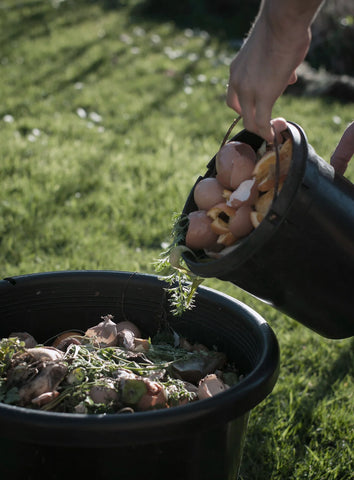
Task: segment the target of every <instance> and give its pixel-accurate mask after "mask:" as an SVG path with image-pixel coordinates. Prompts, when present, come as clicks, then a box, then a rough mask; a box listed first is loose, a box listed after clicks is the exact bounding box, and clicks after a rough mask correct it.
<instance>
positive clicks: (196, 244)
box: [185, 210, 218, 250]
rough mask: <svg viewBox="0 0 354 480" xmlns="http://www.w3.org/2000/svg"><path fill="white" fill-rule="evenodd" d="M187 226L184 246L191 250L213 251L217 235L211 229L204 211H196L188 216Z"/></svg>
mask: <svg viewBox="0 0 354 480" xmlns="http://www.w3.org/2000/svg"><path fill="white" fill-rule="evenodd" d="M188 219H189V225H188V230H187V234H186V240H185V242H186V246H187V247H189V248H191V249H192V250H202V249H204V248H205V249H208V250H215V249H216V248H217V239H218V235H217V234H216V233H215V232H213V230H212V229H211V223H212V219H211V218H210V217H208V215H207V212H206V211H205V210H196V211H194V212H191V213H190V214H189V215H188Z"/></svg>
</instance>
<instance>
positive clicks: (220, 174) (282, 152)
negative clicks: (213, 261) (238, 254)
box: [185, 130, 292, 258]
mask: <svg viewBox="0 0 354 480" xmlns="http://www.w3.org/2000/svg"><path fill="white" fill-rule="evenodd" d="M279 135H280V142H279V144H277V145H276V146H274V145H270V144H267V143H266V142H263V144H262V145H261V147H260V148H259V149H258V151H257V152H255V151H254V150H253V148H252V147H251V146H250V145H248V144H246V143H243V142H238V141H230V142H228V143H225V144H224V145H223V146H222V147H221V148H220V150H219V152H218V153H217V155H216V158H215V167H216V175H215V177H208V178H203V179H202V180H200V181H199V182H198V183H197V185H196V186H195V188H194V201H195V204H196V205H197V207H198V210H195V211H193V212H191V213H189V215H188V228H187V233H186V238H185V245H186V246H187V247H188V248H190V249H191V250H193V251H198V250H203V251H204V253H205V254H206V255H207V256H208V257H211V258H219V257H220V256H223V255H226V254H227V253H229V252H230V247H234V246H235V245H236V243H237V242H238V241H239V240H241V239H243V238H244V237H246V236H247V235H249V234H250V233H251V232H252V231H253V230H254V229H255V228H257V227H258V226H259V224H260V223H261V221H262V220H263V219H264V217H265V216H266V215H267V213H268V211H269V209H270V206H271V204H272V202H273V199H274V194H275V190H276V193H279V192H280V190H281V188H282V186H283V183H284V180H285V178H286V176H287V174H288V171H289V168H290V163H291V158H292V140H291V138H290V136H289V133H288V132H287V131H286V130H284V131H283V132H281V133H280V134H279V132H278V137H279ZM276 149H277V152H276ZM277 157H278V159H279V172H277Z"/></svg>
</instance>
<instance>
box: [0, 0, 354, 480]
mask: <svg viewBox="0 0 354 480" xmlns="http://www.w3.org/2000/svg"><path fill="white" fill-rule="evenodd" d="M108 3H109V2H108ZM113 3H114V2H112V4H113ZM115 3H116V4H117V5H118V7H117V8H111V9H107V8H103V7H104V6H105V2H103V1H102V2H100V1H96V2H83V1H61V2H60V1H54V0H53V1H51V2H50V1H44V0H38V1H29V0H28V1H23V2H21V3H20V2H12V1H10V0H6V1H4V2H2V6H1V13H2V16H1V29H0V32H1V33H0V45H1V47H0V49H1V50H0V66H1V76H0V91H1V98H2V101H1V103H0V126H1V128H0V140H1V192H0V205H1V216H0V236H1V251H0V258H1V263H0V265H1V270H0V274H1V276H2V277H7V276H14V275H20V274H26V273H34V272H41V271H51V270H71V269H108V270H127V271H139V272H149V273H153V271H154V267H153V262H154V261H155V260H156V258H157V257H158V255H159V254H160V252H161V244H162V243H163V242H165V241H167V240H168V239H169V234H170V229H171V226H172V217H173V214H174V213H175V212H180V211H181V209H182V208H183V205H184V203H185V201H186V198H187V195H188V193H189V191H190V189H191V188H192V186H193V184H194V182H195V180H196V178H197V177H198V175H200V174H202V173H204V171H205V166H206V164H207V163H208V161H209V160H210V158H211V157H212V156H213V155H214V154H215V152H216V151H217V149H218V148H219V145H220V142H221V140H222V138H223V136H224V134H225V132H226V130H227V128H228V126H229V124H230V123H231V122H232V120H233V118H234V113H233V112H231V111H230V110H229V109H228V108H227V107H226V106H225V90H226V83H227V80H228V78H227V77H228V64H229V62H230V58H231V57H232V55H233V53H234V50H232V49H231V48H230V46H229V44H228V43H227V42H226V41H224V40H222V41H221V40H220V39H219V38H218V37H216V36H214V35H211V34H209V33H208V32H207V31H205V30H201V29H197V28H196V27H195V26H193V25H191V27H190V28H187V29H186V28H183V29H181V28H179V27H178V26H177V25H176V24H174V23H173V20H172V19H171V20H170V21H159V22H157V21H154V20H153V18H151V17H150V18H147V17H137V16H131V5H132V4H133V2H121V3H120V2H115ZM106 4H107V2H106ZM352 113H353V106H352V104H347V105H346V104H342V103H338V102H335V101H329V99H325V98H295V97H291V96H287V95H286V96H283V97H282V98H281V99H280V100H279V101H278V102H277V104H276V106H275V110H274V115H275V116H278V115H280V116H284V117H285V118H287V119H288V120H291V121H294V122H297V123H299V124H300V125H301V126H302V127H303V129H304V130H305V132H306V134H307V137H308V140H309V142H310V143H311V144H312V145H313V147H314V148H315V150H316V151H317V153H318V154H319V155H321V156H322V157H323V158H324V159H325V160H327V161H328V160H329V158H330V155H331V153H332V151H333V150H334V147H335V145H336V142H337V141H338V140H339V138H340V135H341V133H342V131H343V130H344V128H345V125H346V124H347V123H348V122H349V121H351V120H352ZM237 128H239V127H237ZM240 128H242V127H240ZM236 131H237V129H236ZM236 131H235V133H236ZM353 165H354V164H353V163H352V164H351V166H350V168H349V171H348V176H349V178H351V179H352V180H354V166H353ZM205 283H206V285H208V286H212V287H214V288H217V289H219V290H221V291H223V292H225V293H228V294H230V295H232V296H234V297H236V298H238V299H240V300H242V301H244V302H245V303H247V304H248V305H250V306H251V307H253V308H254V309H255V310H257V311H258V312H259V313H260V314H261V315H263V316H264V317H265V318H266V319H267V320H268V321H269V323H270V324H271V326H272V327H273V329H274V331H275V333H276V334H277V336H278V339H279V343H280V348H281V372H280V378H279V381H278V383H277V385H276V387H275V389H274V392H273V394H272V395H270V396H269V397H268V398H267V399H266V401H265V402H263V403H262V404H261V405H260V406H258V407H257V408H256V409H255V410H254V412H253V414H252V416H251V420H250V425H249V432H248V437H247V443H246V446H245V454H244V461H243V464H242V472H241V473H242V478H243V480H257V479H259V480H263V479H265V478H267V479H272V480H284V479H287V480H288V479H299V478H307V479H312V480H327V479H328V480H332V479H338V480H349V479H350V478H351V477H350V475H351V473H352V471H353V460H352V454H351V447H353V440H354V437H353V425H354V414H353V409H352V402H353V380H352V378H353V370H352V369H353V353H352V352H353V348H352V347H353V343H352V341H351V340H344V341H330V340H326V339H323V338H321V337H319V336H318V335H316V334H314V333H312V332H311V331H309V330H306V329H305V328H304V327H303V326H301V325H299V324H297V323H296V322H295V321H293V320H291V319H289V318H288V317H286V316H285V315H282V314H280V313H278V312H277V311H275V310H273V309H271V308H270V307H268V306H267V305H265V304H263V303H261V302H260V301H259V300H257V299H255V298H253V297H251V296H250V295H248V294H247V293H245V292H242V291H241V290H240V289H238V288H237V287H235V286H233V285H231V284H226V283H223V282H221V281H218V280H213V279H210V280H207V281H206V282H205ZM333 301H335V299H333Z"/></svg>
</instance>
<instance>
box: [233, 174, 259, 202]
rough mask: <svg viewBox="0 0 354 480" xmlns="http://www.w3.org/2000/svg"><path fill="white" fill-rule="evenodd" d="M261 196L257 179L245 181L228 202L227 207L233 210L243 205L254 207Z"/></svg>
mask: <svg viewBox="0 0 354 480" xmlns="http://www.w3.org/2000/svg"><path fill="white" fill-rule="evenodd" d="M258 196H259V192H258V188H257V183H256V179H255V178H252V179H251V180H244V181H243V182H242V183H241V184H240V185H239V186H238V187H237V188H236V190H234V191H233V192H232V193H231V195H230V197H229V199H228V201H227V202H226V204H227V205H229V206H230V207H233V208H240V207H241V206H242V205H254V203H255V202H256V200H257V198H258Z"/></svg>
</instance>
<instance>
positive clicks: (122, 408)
mask: <svg viewBox="0 0 354 480" xmlns="http://www.w3.org/2000/svg"><path fill="white" fill-rule="evenodd" d="M101 320H102V321H101V322H99V323H98V324H97V325H95V326H93V327H90V328H88V329H87V330H86V331H85V332H84V331H74V330H73V331H69V332H68V331H67V332H63V333H60V334H58V335H56V336H55V337H54V338H52V339H50V340H48V341H47V342H44V344H38V343H37V341H36V340H35V338H34V337H33V336H32V335H30V334H29V333H27V332H15V333H12V334H10V336H9V337H7V338H2V339H1V340H0V401H1V402H2V403H6V404H10V405H15V406H19V407H24V408H30V409H35V410H42V411H50V412H65V413H80V414H112V413H121V414H123V413H133V412H141V411H150V410H155V409H163V408H171V407H177V406H179V405H184V404H187V403H190V402H194V401H197V400H203V399H206V398H211V397H213V396H214V395H216V394H218V393H220V392H223V391H225V390H226V389H228V388H230V387H231V386H233V385H235V384H236V383H237V382H238V381H239V379H240V376H239V375H238V372H237V369H236V367H235V366H234V365H233V364H231V363H229V362H228V361H227V359H226V356H225V354H224V353H221V352H218V351H217V350H216V349H209V348H207V347H206V346H204V345H201V344H197V343H195V344H192V343H190V342H189V341H188V340H187V339H185V338H184V337H182V336H180V335H178V334H177V333H176V332H175V331H173V330H172V329H171V327H169V326H166V327H165V329H164V330H162V331H160V332H158V333H157V334H156V335H155V336H154V337H153V338H142V333H141V331H140V329H139V328H138V326H137V325H135V324H134V323H133V322H130V321H121V322H118V323H115V322H114V321H113V320H114V317H113V316H112V315H105V316H103V317H101Z"/></svg>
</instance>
